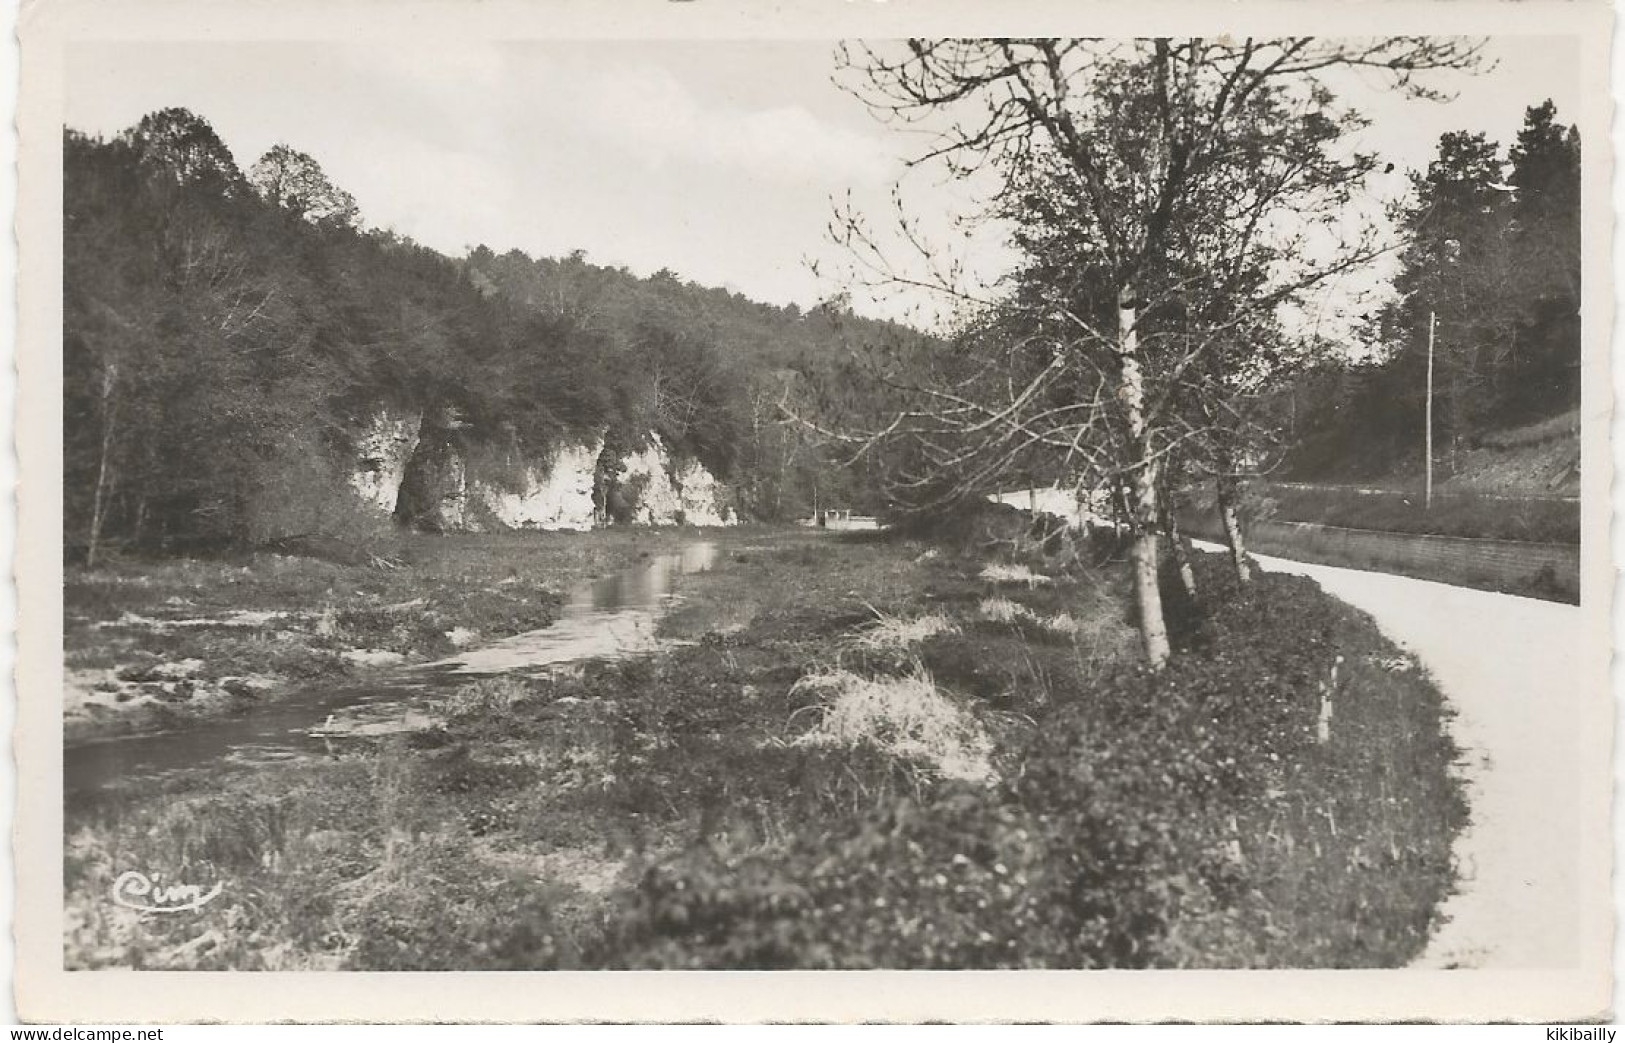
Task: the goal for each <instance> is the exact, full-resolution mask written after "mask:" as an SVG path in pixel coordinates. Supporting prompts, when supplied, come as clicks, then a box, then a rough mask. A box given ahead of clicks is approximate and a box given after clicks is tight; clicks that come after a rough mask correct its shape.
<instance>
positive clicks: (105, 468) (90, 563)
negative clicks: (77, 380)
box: [85, 362, 118, 568]
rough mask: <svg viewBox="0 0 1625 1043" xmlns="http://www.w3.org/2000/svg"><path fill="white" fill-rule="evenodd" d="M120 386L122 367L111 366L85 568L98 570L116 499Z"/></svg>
mask: <svg viewBox="0 0 1625 1043" xmlns="http://www.w3.org/2000/svg"><path fill="white" fill-rule="evenodd" d="M117 382H118V364H117V363H115V362H109V363H108V364H107V368H106V369H105V370H103V371H102V452H101V459H100V460H99V461H98V462H97V466H96V493H95V495H94V496H93V497H92V498H91V501H90V545H89V546H88V547H86V548H85V565H86V566H87V567H89V568H95V567H96V555H97V552H98V551H99V550H100V549H101V542H102V524H103V522H104V520H105V519H106V517H107V503H108V501H109V500H110V499H111V498H112V495H111V494H112V483H113V474H112V462H113V438H114V430H115V428H116V427H117V421H118V416H117V403H116V402H115V401H114V399H113V391H114V388H115V387H116V385H117Z"/></svg>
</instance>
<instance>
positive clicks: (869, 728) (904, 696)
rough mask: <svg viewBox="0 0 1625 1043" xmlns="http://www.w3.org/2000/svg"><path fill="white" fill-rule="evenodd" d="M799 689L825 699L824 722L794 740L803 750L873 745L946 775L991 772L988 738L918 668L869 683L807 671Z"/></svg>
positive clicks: (978, 777) (980, 776) (970, 778)
mask: <svg viewBox="0 0 1625 1043" xmlns="http://www.w3.org/2000/svg"><path fill="white" fill-rule="evenodd" d="M794 691H806V692H812V693H816V694H817V695H818V696H819V697H820V699H821V702H820V704H819V705H817V706H816V710H817V712H818V715H819V716H818V723H817V725H815V726H814V727H813V728H812V729H811V730H810V731H807V732H804V733H803V734H802V735H801V736H799V737H798V738H797V739H796V740H795V742H796V744H798V745H802V746H859V745H865V744H867V745H870V746H873V747H875V748H876V749H879V750H881V751H883V752H885V753H887V754H889V755H891V756H893V757H897V758H899V759H901V760H905V761H910V762H913V763H916V764H923V765H927V766H929V767H930V769H931V770H932V771H934V772H935V773H936V774H938V775H941V776H942V777H943V778H949V779H962V780H965V781H967V782H982V781H986V780H987V779H988V778H990V777H991V775H992V772H993V769H992V765H991V764H990V763H989V761H988V757H989V755H990V754H991V752H992V750H991V744H990V743H989V741H988V738H987V735H986V734H985V733H984V732H983V731H982V730H981V728H980V727H979V726H978V725H977V723H976V719H975V718H974V717H972V716H970V715H969V714H968V713H966V712H965V711H963V710H962V709H960V708H959V707H957V706H955V705H954V704H953V702H952V701H950V700H949V699H948V698H947V697H946V696H944V695H943V694H942V693H940V692H938V691H937V687H936V685H935V684H933V683H932V681H931V677H930V675H928V674H927V673H925V671H924V669H923V668H921V667H919V666H918V664H916V667H915V670H914V672H913V673H912V674H910V675H909V676H907V677H882V678H867V677H861V676H859V675H857V674H854V673H852V672H850V671H847V670H831V671H827V672H824V673H816V674H809V675H807V676H806V677H803V678H802V679H801V680H800V681H797V682H796V685H795V689H794Z"/></svg>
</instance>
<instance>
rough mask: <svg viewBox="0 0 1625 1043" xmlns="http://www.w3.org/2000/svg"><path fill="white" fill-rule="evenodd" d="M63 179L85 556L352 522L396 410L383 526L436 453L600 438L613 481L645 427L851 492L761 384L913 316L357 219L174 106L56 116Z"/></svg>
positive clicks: (799, 486)
mask: <svg viewBox="0 0 1625 1043" xmlns="http://www.w3.org/2000/svg"><path fill="white" fill-rule="evenodd" d="M63 191H64V202H63V206H64V244H63V245H64V272H63V287H64V290H63V305H64V316H63V377H64V431H63V434H64V504H63V506H64V536H65V543H66V545H67V547H68V549H69V553H70V554H73V555H77V556H89V557H90V558H92V559H94V557H95V556H96V554H97V553H98V552H99V551H101V552H105V550H106V548H108V547H110V546H118V547H128V548H136V549H141V550H158V549H185V548H197V547H203V546H226V545H230V546H249V545H260V544H264V543H266V542H269V541H275V540H279V539H284V538H287V537H290V536H296V535H305V534H311V533H321V534H328V535H338V536H346V537H355V536H358V535H361V534H363V533H365V532H367V531H369V530H375V529H376V528H377V527H378V526H379V524H380V523H381V522H383V521H384V519H382V518H379V517H372V516H370V515H369V514H368V512H367V510H366V509H365V508H364V507H363V506H362V505H361V503H360V502H359V501H358V500H357V498H356V496H355V495H354V492H353V490H352V489H351V488H350V486H349V481H350V477H351V475H352V474H353V473H354V471H355V468H356V459H357V455H356V450H357V443H358V440H359V439H360V438H362V437H363V433H364V432H365V430H366V429H367V428H368V425H369V423H370V422H371V421H372V420H373V418H375V417H377V416H378V415H380V414H381V413H391V412H393V413H397V414H409V415H414V416H421V417H422V418H423V419H422V431H421V436H420V438H419V439H418V444H417V447H416V449H415V452H414V456H413V459H412V463H411V467H410V468H409V470H408V475H407V480H406V482H405V483H404V484H403V486H402V493H401V500H402V502H401V503H400V504H398V505H397V508H396V521H397V522H400V523H403V524H412V523H414V522H416V521H418V520H419V518H418V516H417V514H416V513H415V511H414V507H413V504H411V503H408V502H406V501H407V500H408V499H409V498H410V497H411V496H413V495H417V496H424V495H430V492H431V491H425V488H424V487H425V486H429V485H432V484H433V482H434V480H435V476H436V473H437V469H440V470H443V465H444V463H445V460H446V458H447V456H448V455H449V454H452V453H455V454H456V456H457V458H458V459H459V460H460V461H462V462H464V463H465V464H466V466H467V468H468V469H469V470H470V471H471V472H472V471H475V470H477V471H478V472H479V473H480V475H481V477H482V479H483V480H485V481H488V482H495V483H498V484H500V483H501V482H503V481H504V480H510V481H511V480H512V471H513V469H514V466H515V463H516V461H543V460H546V459H547V454H548V453H549V451H550V450H552V449H554V448H556V447H558V446H560V445H564V444H595V443H596V440H597V439H600V438H601V439H602V440H603V452H602V455H601V457H600V472H601V473H600V475H599V479H600V482H599V484H600V485H608V484H612V483H613V481H614V477H615V461H616V460H617V459H618V458H620V457H622V456H624V455H625V454H626V453H628V452H631V451H634V450H636V449H637V448H639V447H640V446H641V445H643V444H645V443H646V442H647V441H648V440H649V439H650V436H651V435H656V436H658V437H659V439H660V440H661V442H662V443H663V445H664V446H665V447H667V449H669V450H670V451H671V453H672V454H673V455H674V456H679V457H682V458H685V459H689V460H697V461H699V462H700V463H702V464H703V465H704V466H705V467H706V468H707V469H708V470H710V471H711V473H713V474H714V475H716V476H717V477H718V478H720V479H721V480H723V481H724V482H725V483H726V485H727V488H728V491H729V495H730V496H731V497H732V498H733V500H734V503H733V505H732V507H733V509H734V510H735V511H736V512H737V513H738V514H739V515H740V516H742V517H747V518H764V519H779V518H787V517H793V516H796V515H798V514H801V513H803V512H805V511H806V510H807V509H808V507H809V506H810V504H811V502H812V500H813V499H814V498H815V497H816V496H818V495H819V494H820V492H822V495H823V496H824V497H825V500H826V502H827V501H829V500H831V499H833V500H837V501H845V502H847V503H851V502H853V500H854V498H861V490H859V489H856V488H854V487H853V486H852V484H851V482H852V479H851V476H850V474H849V473H848V472H846V471H842V470H840V469H837V468H833V467H831V466H830V465H829V464H828V463H826V462H825V459H824V456H823V455H822V453H821V451H820V448H819V447H818V445H816V444H815V442H814V440H812V439H810V438H809V432H808V430H807V429H806V428H805V427H804V426H801V425H797V424H787V423H785V422H783V421H784V411H783V410H782V409H781V408H780V405H781V403H782V402H785V401H789V400H796V399H801V398H808V397H810V396H814V395H816V394H817V393H818V392H817V390H816V389H817V388H820V387H823V386H827V384H828V381H827V380H825V379H823V374H825V373H826V372H827V371H829V370H830V369H832V368H833V367H838V366H839V365H840V364H841V359H842V358H843V356H844V355H845V353H846V352H847V350H848V348H849V347H851V346H853V345H855V344H861V343H873V342H877V341H881V340H887V339H897V338H902V337H906V336H911V334H909V333H908V331H906V330H904V329H902V328H901V327H896V326H892V325H889V324H885V323H879V322H874V321H871V320H867V319H864V318H861V317H859V316H856V315H853V314H851V312H850V310H849V309H848V308H847V307H846V306H845V304H844V302H843V301H842V300H840V299H839V298H837V299H836V300H834V301H831V302H827V303H826V304H824V305H821V306H819V307H818V308H816V309H812V310H809V311H807V312H805V313H803V312H802V311H800V310H799V309H798V308H797V307H795V306H794V305H791V306H787V307H776V306H772V305H767V304H759V303H756V302H754V301H750V300H748V299H746V298H744V297H743V296H740V295H739V294H735V293H729V292H727V291H724V290H719V289H709V288H705V287H701V286H697V285H695V284H693V283H688V282H684V281H682V280H681V279H680V278H679V277H678V276H677V275H676V274H675V273H673V272H671V271H665V270H663V271H660V272H657V273H656V274H654V275H653V276H651V277H649V278H639V277H637V276H635V275H633V274H632V273H630V272H628V271H627V270H626V269H624V268H615V267H605V266H600V265H595V264H593V263H590V262H589V261H588V260H587V259H586V257H585V255H584V254H583V253H582V252H581V251H576V252H574V253H572V254H570V255H569V256H568V257H564V258H559V259H553V258H531V257H529V256H527V255H525V254H524V253H521V252H519V251H511V252H508V253H506V254H501V255H498V254H496V253H495V252H493V251H492V250H490V249H488V248H486V247H483V246H481V247H478V248H476V249H474V250H472V251H471V252H470V253H469V255H468V256H467V257H466V258H450V257H447V256H444V255H442V254H440V253H437V252H435V251H433V250H430V249H427V248H425V247H422V246H420V245H417V244H415V243H413V242H411V241H410V240H408V239H406V238H403V237H401V236H399V235H396V234H394V233H392V232H390V231H385V230H379V229H374V228H369V227H367V226H366V224H365V222H364V220H363V218H362V215H361V214H360V212H359V209H358V207H357V205H356V202H355V200H354V199H353V198H352V197H351V196H350V195H349V194H348V193H346V192H345V191H344V190H343V189H342V188H340V187H338V186H337V185H334V184H333V183H332V182H331V181H330V180H329V179H328V178H327V177H326V176H325V174H324V173H323V172H322V170H321V168H320V166H319V165H318V164H317V163H316V161H315V160H313V159H312V158H311V157H309V156H307V155H305V154H303V153H300V152H298V151H296V150H294V149H293V148H290V147H287V146H283V145H279V146H277V147H275V148H273V149H271V150H270V151H269V152H267V153H266V154H265V155H264V156H263V157H261V158H260V159H259V160H258V161H257V162H256V163H255V164H254V165H253V166H252V167H250V168H249V169H248V170H247V171H246V172H245V171H243V170H241V169H240V168H239V167H238V165H237V163H236V161H235V160H234V159H233V157H232V155H231V153H230V151H229V150H228V149H227V148H226V146H225V144H224V143H223V142H222V141H221V140H220V138H219V137H218V136H217V135H216V134H215V132H214V131H213V130H212V128H211V127H210V125H209V124H208V123H207V122H206V121H205V120H204V119H203V118H201V117H199V116H198V115H195V114H193V113H191V112H189V111H186V110H184V109H167V110H164V111H161V112H156V113H153V114H151V115H149V116H147V117H145V118H144V119H142V120H141V122H140V123H139V124H138V125H137V126H135V127H133V128H130V129H129V130H127V131H125V132H123V133H122V134H119V135H117V136H116V137H114V138H113V139H111V140H103V139H99V138H94V137H89V136H86V135H83V134H80V133H77V132H75V131H72V130H68V131H67V132H66V137H65V142H64V172H63ZM601 493H603V490H599V489H595V497H597V496H599V495H600V494H601ZM604 495H607V494H604ZM374 513H377V512H374Z"/></svg>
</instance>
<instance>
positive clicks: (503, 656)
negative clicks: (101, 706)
mask: <svg viewBox="0 0 1625 1043" xmlns="http://www.w3.org/2000/svg"><path fill="white" fill-rule="evenodd" d="M716 559H717V546H716V544H715V543H713V542H711V541H696V542H694V543H691V544H688V545H686V546H685V547H684V548H683V549H682V551H681V552H678V553H673V554H661V555H655V556H651V557H650V558H648V559H647V560H645V561H643V562H640V563H639V564H637V565H634V566H632V567H630V568H627V569H623V570H622V571H620V572H618V573H616V574H614V575H612V576H607V577H605V578H603V579H600V580H597V581H595V582H592V583H588V584H584V585H582V586H581V587H579V588H578V589H576V590H575V591H573V592H572V594H571V596H570V598H569V600H568V601H567V602H566V603H565V605H564V607H563V609H562V612H561V615H560V617H559V619H558V621H557V622H555V623H554V624H553V625H552V626H549V627H546V628H544V629H542V630H533V631H531V632H529V633H525V634H519V635H517V636H515V637H511V638H507V639H506V640H502V641H497V642H495V643H493V644H491V645H488V646H486V647H484V648H479V649H473V650H470V651H467V652H464V653H462V654H460V655H456V656H453V657H451V658H449V659H444V660H441V661H440V662H437V663H430V664H427V665H426V666H420V667H416V668H412V669H408V670H402V671H400V672H398V673H397V674H395V675H393V676H386V677H381V678H374V679H371V680H370V681H369V682H368V683H367V684H366V685H353V686H342V687H338V688H333V687H326V688H320V689H311V690H308V691H305V692H299V693H295V694H293V695H291V696H289V697H288V698H286V699H283V700H279V701H278V702H276V703H274V704H272V705H269V706H265V707H262V708H259V709H256V710H252V711H250V712H248V713H245V714H241V715H239V716H235V717H229V718H220V719H215V720H206V721H199V722H195V723H192V724H189V725H187V726H186V727H185V728H184V729H180V730H177V731H174V732H165V733H159V734H156V735H139V736H130V737H126V738H120V739H107V740H102V741H99V742H92V743H87V744H84V745H80V746H74V747H70V748H69V749H67V750H65V751H64V780H63V786H64V790H65V792H66V793H68V794H69V795H75V794H79V795H83V794H85V793H86V792H88V791H93V790H95V789H98V788H100V787H103V786H107V785H111V784H114V783H119V782H128V781H132V780H157V779H161V778H163V777H166V776H173V775H175V774H177V773H183V772H192V771H209V770H218V769H219V768H220V767H221V766H222V765H223V764H224V765H230V766H233V767H239V768H251V767H253V766H255V765H261V764H267V763H274V762H281V761H287V760H292V759H296V758H299V757H308V756H323V755H326V754H328V753H330V752H332V751H334V750H335V749H336V748H337V746H336V744H342V743H343V742H344V741H346V740H347V739H351V738H354V737H375V736H379V735H386V734H390V733H392V732H401V731H410V730H414V729H417V728H421V727H423V726H424V725H426V724H427V723H429V720H430V717H429V716H428V713H429V711H430V710H431V709H432V706H433V704H434V703H436V702H438V701H439V700H441V699H443V698H444V697H445V696H446V694H447V693H448V692H449V691H450V690H451V689H454V688H456V687H457V686H458V685H462V684H466V683H467V682H468V681H469V680H471V679H473V678H476V677H481V676H490V675H494V674H503V673H514V672H519V673H537V672H543V671H546V670H547V669H549V668H550V667H554V666H558V665H560V664H563V663H570V662H576V661H580V660H587V659H614V658H618V657H620V656H624V655H629V654H633V653H636V652H645V651H648V650H650V649H652V648H653V647H655V645H656V644H657V638H656V636H655V625H656V623H657V622H658V621H659V617H660V615H661V614H662V613H663V612H665V611H666V610H667V609H668V608H669V607H670V604H671V601H672V599H673V597H674V596H675V594H676V593H677V590H678V587H679V586H680V582H681V577H683V576H684V575H688V574H691V573H695V572H703V571H705V570H707V569H709V568H711V567H712V565H713V564H714V563H715V562H716Z"/></svg>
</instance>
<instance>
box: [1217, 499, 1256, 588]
mask: <svg viewBox="0 0 1625 1043" xmlns="http://www.w3.org/2000/svg"><path fill="white" fill-rule="evenodd" d="M1218 486H1219V520H1220V521H1221V522H1222V523H1223V524H1224V540H1225V543H1227V544H1228V545H1229V547H1230V562H1231V564H1232V565H1234V566H1235V569H1236V579H1237V580H1239V581H1240V582H1242V583H1249V582H1251V581H1252V578H1253V570H1252V568H1251V567H1250V566H1249V565H1248V564H1247V545H1246V542H1245V541H1244V540H1243V538H1242V534H1241V515H1240V514H1239V513H1238V512H1237V510H1236V501H1237V500H1238V499H1239V496H1238V490H1237V483H1236V479H1235V476H1234V475H1225V476H1223V477H1221V478H1220V479H1219V480H1218Z"/></svg>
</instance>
